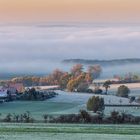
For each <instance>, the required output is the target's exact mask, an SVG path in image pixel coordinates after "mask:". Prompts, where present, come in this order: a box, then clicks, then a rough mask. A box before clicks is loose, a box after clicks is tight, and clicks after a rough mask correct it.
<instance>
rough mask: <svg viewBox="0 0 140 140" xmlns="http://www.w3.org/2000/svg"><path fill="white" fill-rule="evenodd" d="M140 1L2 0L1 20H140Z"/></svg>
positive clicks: (0, 8) (0, 3) (0, 0)
mask: <svg viewBox="0 0 140 140" xmlns="http://www.w3.org/2000/svg"><path fill="white" fill-rule="evenodd" d="M139 13H140V0H0V21H1V22H10V23H11V22H70V21H71V22H72V21H73V22H75V21H77V22H140V17H139Z"/></svg>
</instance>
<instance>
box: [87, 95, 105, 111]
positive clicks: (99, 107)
mask: <svg viewBox="0 0 140 140" xmlns="http://www.w3.org/2000/svg"><path fill="white" fill-rule="evenodd" d="M87 109H88V110H90V111H94V112H95V113H96V112H97V111H103V110H104V109H105V105H104V99H103V98H100V97H99V96H97V97H96V96H93V97H92V98H89V100H88V102H87Z"/></svg>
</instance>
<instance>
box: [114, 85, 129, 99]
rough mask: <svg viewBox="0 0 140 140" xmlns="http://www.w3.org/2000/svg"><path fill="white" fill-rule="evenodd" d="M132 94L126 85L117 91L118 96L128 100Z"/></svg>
mask: <svg viewBox="0 0 140 140" xmlns="http://www.w3.org/2000/svg"><path fill="white" fill-rule="evenodd" d="M129 93H130V89H129V88H128V87H127V86H125V85H122V86H120V87H119V88H118V91H117V94H116V95H117V96H119V97H125V98H128V94H129Z"/></svg>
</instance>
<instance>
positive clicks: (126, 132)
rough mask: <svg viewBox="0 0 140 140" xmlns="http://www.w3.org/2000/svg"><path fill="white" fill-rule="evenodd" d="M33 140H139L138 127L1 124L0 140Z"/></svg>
mask: <svg viewBox="0 0 140 140" xmlns="http://www.w3.org/2000/svg"><path fill="white" fill-rule="evenodd" d="M26 138H28V139H31V140H32V139H34V140H45V139H47V140H52V139H53V140H71V139H73V140H85V139H86V140H94V139H104V140H120V139H123V140H139V139H140V127H139V126H138V125H88V124H87V125H86V124H42V123H37V124H16V123H14V124H13V123H1V124H0V139H4V140H7V139H10V140H18V139H21V140H23V139H26Z"/></svg>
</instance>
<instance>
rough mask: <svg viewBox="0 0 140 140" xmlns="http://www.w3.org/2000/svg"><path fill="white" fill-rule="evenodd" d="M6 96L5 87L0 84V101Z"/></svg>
mask: <svg viewBox="0 0 140 140" xmlns="http://www.w3.org/2000/svg"><path fill="white" fill-rule="evenodd" d="M7 97H8V94H7V89H6V88H4V87H2V86H0V103H2V102H4V101H5V100H6V99H7Z"/></svg>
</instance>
